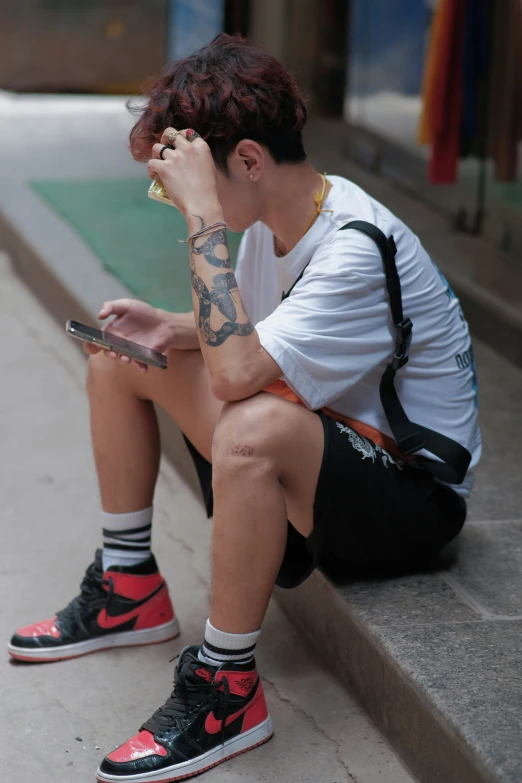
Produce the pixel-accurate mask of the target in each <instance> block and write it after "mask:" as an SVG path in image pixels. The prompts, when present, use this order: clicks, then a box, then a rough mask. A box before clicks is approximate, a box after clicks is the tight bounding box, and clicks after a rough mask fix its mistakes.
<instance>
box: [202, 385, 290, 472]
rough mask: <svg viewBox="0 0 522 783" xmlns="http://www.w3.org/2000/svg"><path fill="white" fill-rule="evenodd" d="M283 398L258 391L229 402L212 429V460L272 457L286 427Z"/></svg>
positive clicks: (215, 461)
mask: <svg viewBox="0 0 522 783" xmlns="http://www.w3.org/2000/svg"><path fill="white" fill-rule="evenodd" d="M282 402H283V401H282V400H280V399H279V398H277V397H274V395H271V394H264V393H262V394H258V395H256V396H255V397H249V398H248V399H246V400H240V401H239V402H229V403H226V404H225V405H224V406H223V411H222V413H221V416H220V418H219V421H218V423H217V426H216V429H215V431H214V438H213V442H212V454H213V463H214V464H217V463H219V462H222V461H223V460H224V459H229V458H230V459H234V460H243V461H244V460H248V459H252V458H258V459H259V458H261V457H263V458H265V459H272V458H274V459H275V456H276V452H277V444H278V442H280V439H281V437H284V430H285V427H286V420H285V418H286V417H285V416H284V414H285V411H284V410H283V409H282V406H281V403H282Z"/></svg>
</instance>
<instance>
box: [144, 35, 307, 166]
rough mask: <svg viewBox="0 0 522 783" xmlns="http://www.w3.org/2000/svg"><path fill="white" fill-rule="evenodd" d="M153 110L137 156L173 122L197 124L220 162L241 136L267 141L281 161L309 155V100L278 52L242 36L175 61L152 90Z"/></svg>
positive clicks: (146, 115)
mask: <svg viewBox="0 0 522 783" xmlns="http://www.w3.org/2000/svg"><path fill="white" fill-rule="evenodd" d="M145 94H146V96H147V98H148V100H147V104H146V106H145V108H142V107H140V108H137V109H133V110H134V111H140V112H142V114H141V117H140V119H139V120H138V122H137V123H136V125H135V126H134V128H133V129H132V131H131V134H130V148H131V152H132V155H133V156H134V158H136V160H140V161H146V160H148V159H149V158H150V157H151V147H152V145H153V144H154V143H155V142H157V141H159V139H160V137H161V134H162V133H163V131H164V130H165V128H167V127H169V126H172V127H174V128H179V129H181V128H195V130H197V131H198V133H200V134H201V136H202V137H203V138H204V139H205V140H206V141H207V143H208V145H209V146H210V149H211V151H212V155H213V157H214V161H215V163H216V165H217V166H218V168H219V169H220V170H221V171H223V172H224V173H227V160H228V157H229V155H230V153H231V152H232V151H233V150H234V148H235V147H236V145H237V144H238V142H240V141H241V139H252V140H253V141H257V142H258V143H259V144H263V145H264V146H265V147H266V148H267V149H268V150H269V152H270V154H271V156H272V158H273V159H274V160H275V161H276V163H298V162H300V161H302V160H305V158H306V155H305V151H304V148H303V140H302V129H303V127H304V124H305V122H306V117H307V111H306V105H305V102H304V100H303V98H302V96H301V94H300V92H299V89H298V87H297V84H296V83H295V80H294V79H293V77H292V76H291V75H290V74H289V73H288V71H286V70H285V68H283V66H282V65H281V63H280V62H278V61H277V60H276V59H275V57H272V56H271V55H269V54H267V53H266V52H264V51H263V50H262V49H258V48H256V47H255V46H253V45H252V44H251V43H250V42H249V41H247V40H245V39H244V38H241V37H240V36H237V35H226V34H225V33H221V34H220V35H218V36H216V38H214V40H213V41H211V42H210V43H209V44H207V45H206V46H204V47H203V48H202V49H199V50H198V51H197V52H194V54H192V55H191V56H190V57H187V58H186V59H184V60H178V61H177V62H174V63H172V64H170V65H169V66H168V67H167V68H166V69H165V70H164V72H163V73H162V74H161V76H159V77H158V78H157V79H156V80H154V81H153V82H151V84H150V85H149V87H148V89H147V90H146V93H145Z"/></svg>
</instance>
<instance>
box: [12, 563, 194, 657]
mask: <svg viewBox="0 0 522 783" xmlns="http://www.w3.org/2000/svg"><path fill="white" fill-rule="evenodd" d="M178 634H179V626H178V621H177V619H176V617H175V616H174V609H173V608H172V603H171V600H170V597H169V591H168V587H167V584H166V582H165V580H164V579H163V577H162V576H161V574H160V573H159V571H158V566H157V564H156V559H155V557H154V555H151V556H150V557H149V558H148V559H147V560H145V561H144V562H143V563H139V565H135V566H125V567H124V566H111V568H109V569H108V570H107V571H105V573H104V571H103V568H102V550H101V549H98V550H97V552H96V555H95V559H94V563H92V564H91V565H90V566H89V567H88V569H87V571H86V572H85V576H84V578H83V582H82V583H81V586H80V595H78V596H77V597H76V598H74V599H73V600H72V601H71V603H70V604H69V605H68V606H67V607H66V608H65V609H62V610H61V611H60V612H58V613H57V614H56V615H55V616H54V617H52V618H51V619H50V620H43V621H42V622H39V623H34V624H33V625H28V626H26V627H25V628H20V629H19V630H18V631H17V632H16V633H15V634H14V636H13V637H12V639H11V641H10V643H9V645H8V650H9V653H10V654H11V655H12V656H13V658H16V659H18V660H20V661H61V660H63V659H64V658H76V657H77V656H79V655H85V654H86V653H91V652H96V651H97V650H105V649H107V648H109V647H128V646H131V645H139V644H154V643H157V642H165V641H167V640H168V639H173V638H174V637H175V636H177V635H178Z"/></svg>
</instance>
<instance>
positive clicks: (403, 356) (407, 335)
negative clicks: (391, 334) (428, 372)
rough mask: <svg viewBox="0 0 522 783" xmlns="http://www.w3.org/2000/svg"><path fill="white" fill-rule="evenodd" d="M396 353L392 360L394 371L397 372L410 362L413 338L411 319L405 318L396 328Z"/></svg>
mask: <svg viewBox="0 0 522 783" xmlns="http://www.w3.org/2000/svg"><path fill="white" fill-rule="evenodd" d="M395 328H396V330H397V331H396V332H395V353H394V355H393V359H392V363H391V366H392V370H394V372H397V370H398V369H400V368H401V367H404V365H405V364H406V362H407V361H408V359H409V358H410V357H409V353H410V345H411V337H412V330H413V324H412V322H411V321H410V319H409V318H404V320H403V321H401V322H400V323H398V324H396V326H395Z"/></svg>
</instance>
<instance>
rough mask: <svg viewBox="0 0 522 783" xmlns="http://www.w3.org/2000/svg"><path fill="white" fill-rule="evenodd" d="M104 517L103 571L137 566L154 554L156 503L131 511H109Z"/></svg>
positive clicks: (104, 512) (104, 513) (103, 513)
mask: <svg viewBox="0 0 522 783" xmlns="http://www.w3.org/2000/svg"><path fill="white" fill-rule="evenodd" d="M102 519H103V570H104V571H106V570H107V569H108V568H110V566H115V565H118V566H133V565H137V564H138V563H143V561H144V560H146V559H147V558H148V557H149V556H150V536H151V529H152V506H149V507H148V508H144V509H142V510H141V511H132V512H131V513H130V514H108V513H107V512H106V511H102Z"/></svg>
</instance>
